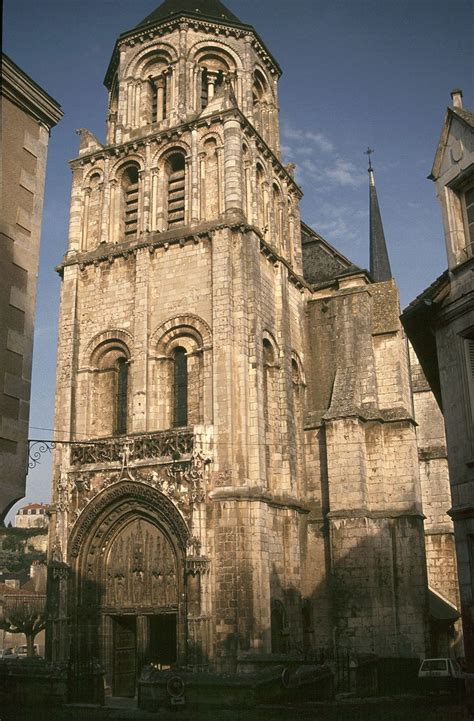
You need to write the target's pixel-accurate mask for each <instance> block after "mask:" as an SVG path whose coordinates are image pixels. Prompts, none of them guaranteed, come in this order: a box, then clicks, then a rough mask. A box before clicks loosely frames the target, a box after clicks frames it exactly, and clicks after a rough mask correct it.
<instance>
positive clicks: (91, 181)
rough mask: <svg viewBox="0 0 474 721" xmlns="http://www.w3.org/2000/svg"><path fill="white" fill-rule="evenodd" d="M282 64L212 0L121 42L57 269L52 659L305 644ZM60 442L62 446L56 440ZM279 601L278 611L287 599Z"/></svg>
mask: <svg viewBox="0 0 474 721" xmlns="http://www.w3.org/2000/svg"><path fill="white" fill-rule="evenodd" d="M279 75H280V68H279V66H278V64H277V63H276V61H275V59H274V58H273V57H272V55H271V54H270V53H269V52H268V50H267V49H266V47H265V46H264V44H263V43H262V41H261V40H260V38H259V37H258V35H257V34H256V33H255V31H254V30H253V28H252V27H250V26H248V25H245V24H244V23H242V22H241V21H240V20H239V19H238V18H236V17H235V16H234V15H233V14H232V13H231V12H229V10H227V9H226V8H225V7H224V6H223V5H222V3H220V2H219V0H205V1H204V0H192V2H188V1H187V0H186V1H185V0H176V1H175V0H173V1H171V0H165V2H164V3H163V4H162V5H160V7H159V8H158V9H157V10H156V11H155V12H153V13H152V14H151V15H149V16H148V17H147V18H145V20H143V21H142V22H141V23H139V24H138V25H137V26H136V27H135V28H133V29H132V30H129V31H127V32H124V33H123V34H122V35H121V36H120V37H119V39H118V40H117V42H116V45H115V48H114V51H113V54H112V59H111V62H110V65H109V68H108V70H107V74H106V78H105V84H106V87H107V89H108V91H109V103H108V115H107V140H106V143H105V144H102V143H100V142H99V141H98V140H97V139H96V138H95V137H94V136H93V135H92V133H90V132H89V131H87V130H85V129H82V130H80V131H79V136H80V150H79V157H78V158H77V159H75V160H73V161H72V163H71V168H72V174H73V183H72V199H71V216H70V226H69V246H68V251H67V253H66V256H65V257H64V259H63V261H62V262H61V264H60V266H59V272H60V274H61V277H62V290H61V317H60V334H59V337H60V342H59V351H58V373H57V402H56V428H57V429H58V436H57V440H58V444H57V450H56V454H55V461H54V512H53V518H52V524H51V528H52V529H53V530H52V534H51V549H50V554H51V569H52V570H51V577H50V598H51V618H52V619H53V620H52V621H51V623H50V629H49V652H50V655H51V656H52V657H53V658H56V659H61V658H67V657H68V656H69V655H70V654H72V656H71V657H72V658H73V660H74V662H75V663H77V664H81V663H82V662H83V661H84V660H85V659H90V658H92V657H96V658H98V659H99V660H100V661H101V663H102V664H103V665H104V666H105V668H106V682H107V685H108V687H109V688H110V689H111V691H112V692H113V693H114V694H119V695H120V694H121V695H133V693H134V691H135V678H136V675H137V673H138V671H139V669H140V665H141V664H144V663H146V662H150V661H155V662H157V663H161V664H162V665H166V664H169V663H173V662H175V661H185V660H186V661H187V662H188V663H194V664H198V665H209V664H210V665H211V666H213V667H214V668H217V669H221V670H227V671H232V670H235V669H236V667H237V659H238V656H239V654H243V653H245V652H249V653H257V654H261V653H269V652H270V651H271V649H272V641H273V647H274V648H275V646H278V643H279V641H278V642H277V641H275V639H273V640H272V629H273V630H274V629H275V628H276V629H277V633H278V634H279V637H280V636H281V635H282V634H284V632H285V629H286V628H287V627H288V626H289V625H290V624H291V626H292V628H293V629H294V640H295V643H300V644H301V643H302V626H301V624H302V621H301V617H302V616H301V598H300V596H299V594H298V593H296V592H295V593H293V595H292V596H291V598H292V599H293V600H290V601H289V602H288V604H287V605H286V607H285V608H284V609H283V605H282V604H281V603H280V602H279V600H278V599H279V597H280V595H281V594H282V589H283V588H285V589H288V588H290V589H291V588H294V589H297V588H298V587H299V584H300V567H299V564H300V521H301V516H302V514H305V513H307V509H306V508H304V507H303V505H302V499H303V497H304V494H305V488H304V457H303V423H302V412H303V411H302V399H303V390H304V373H303V345H304V343H303V340H304V339H303V329H304V323H303V319H304V295H303V289H304V288H305V282H304V280H303V277H302V255H301V235H300V217H299V205H298V204H299V200H300V197H301V192H300V190H299V188H298V186H297V185H296V184H295V181H294V179H293V177H292V173H291V168H290V169H288V168H285V167H284V166H283V165H282V163H281V160H280V150H279V125H278V95H277V81H278V78H279ZM61 441H66V442H64V443H61ZM279 603H280V605H279Z"/></svg>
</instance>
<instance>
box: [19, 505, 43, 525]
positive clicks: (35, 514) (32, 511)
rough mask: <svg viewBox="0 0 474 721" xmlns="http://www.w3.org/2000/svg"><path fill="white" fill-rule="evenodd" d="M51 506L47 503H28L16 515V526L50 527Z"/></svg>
mask: <svg viewBox="0 0 474 721" xmlns="http://www.w3.org/2000/svg"><path fill="white" fill-rule="evenodd" d="M49 510H50V506H49V504H47V503H28V505H26V506H23V507H22V508H19V509H18V511H17V512H16V515H15V528H48V525H49Z"/></svg>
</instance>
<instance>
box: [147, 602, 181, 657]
mask: <svg viewBox="0 0 474 721" xmlns="http://www.w3.org/2000/svg"><path fill="white" fill-rule="evenodd" d="M176 626H177V614H176V613H161V614H159V615H157V616H150V645H149V654H150V663H155V664H158V665H159V666H161V667H166V666H171V665H172V664H174V663H176V658H177V649H176V642H177V635H176Z"/></svg>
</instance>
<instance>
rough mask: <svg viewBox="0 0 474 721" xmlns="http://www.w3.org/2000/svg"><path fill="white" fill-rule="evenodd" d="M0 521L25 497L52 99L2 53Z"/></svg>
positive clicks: (56, 109) (55, 114) (54, 114)
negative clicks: (35, 325)
mask: <svg viewBox="0 0 474 721" xmlns="http://www.w3.org/2000/svg"><path fill="white" fill-rule="evenodd" d="M1 102H2V110H1V112H2V137H1V158H2V189H1V211H0V238H1V252H0V278H1V282H0V521H2V520H3V518H4V517H5V515H6V513H7V512H8V510H9V509H10V508H11V506H12V505H13V504H14V503H16V502H17V501H18V500H19V499H20V498H22V497H23V496H24V495H25V483H26V468H27V458H28V419H29V405H30V383H31V359H32V350H33V330H34V319H35V304H36V280H37V275H38V260H39V249H40V233H41V217H42V212H43V194H44V181H45V171H46V156H47V151H48V142H49V136H50V131H51V128H52V127H54V125H56V123H57V122H58V121H59V119H60V118H61V117H62V111H61V108H60V106H59V105H58V103H57V102H56V101H55V100H53V98H51V97H50V96H49V95H48V94H47V93H46V92H45V91H44V90H43V89H42V88H40V86H39V85H37V84H36V83H35V82H34V81H33V80H32V79H31V78H30V77H29V76H28V75H26V73H24V72H23V70H21V69H20V68H19V67H18V66H17V65H15V63H14V62H13V61H12V60H10V58H8V57H7V56H6V55H5V54H2V83H1Z"/></svg>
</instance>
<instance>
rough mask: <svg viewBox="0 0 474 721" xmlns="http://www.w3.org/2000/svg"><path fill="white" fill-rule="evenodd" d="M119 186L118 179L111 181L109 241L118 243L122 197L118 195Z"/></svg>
mask: <svg viewBox="0 0 474 721" xmlns="http://www.w3.org/2000/svg"><path fill="white" fill-rule="evenodd" d="M118 193H119V188H118V182H117V180H111V181H110V182H109V242H110V243H117V242H118V237H117V236H118V234H117V228H116V219H117V205H118V204H119V200H120V198H119V197H118Z"/></svg>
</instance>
